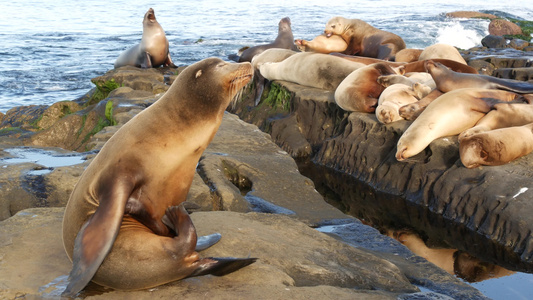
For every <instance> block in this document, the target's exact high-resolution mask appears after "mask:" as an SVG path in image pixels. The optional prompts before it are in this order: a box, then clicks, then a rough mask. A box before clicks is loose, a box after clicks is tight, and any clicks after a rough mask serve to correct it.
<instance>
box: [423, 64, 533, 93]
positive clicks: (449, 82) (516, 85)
mask: <svg viewBox="0 0 533 300" xmlns="http://www.w3.org/2000/svg"><path fill="white" fill-rule="evenodd" d="M425 64H426V69H427V71H428V72H429V73H430V74H431V76H432V77H433V79H434V80H435V83H436V84H437V88H438V89H439V90H440V91H441V92H443V93H446V92H449V91H452V90H456V89H461V88H481V89H499V90H506V91H511V92H515V93H520V94H530V93H533V84H531V83H528V82H524V81H518V80H511V79H503V78H496V77H493V76H488V75H480V74H466V73H458V72H454V71H452V70H450V69H448V68H447V67H446V66H444V65H443V64H441V63H438V62H434V61H433V60H428V61H426V63H425Z"/></svg>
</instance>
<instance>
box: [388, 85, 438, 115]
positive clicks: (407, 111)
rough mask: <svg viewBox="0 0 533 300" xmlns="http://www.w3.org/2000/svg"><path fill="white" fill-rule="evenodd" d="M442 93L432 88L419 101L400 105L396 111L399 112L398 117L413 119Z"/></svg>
mask: <svg viewBox="0 0 533 300" xmlns="http://www.w3.org/2000/svg"><path fill="white" fill-rule="evenodd" d="M443 94H444V93H443V92H441V91H439V90H438V89H433V90H432V91H431V92H430V93H429V94H427V95H426V96H425V97H423V98H422V99H420V100H419V101H417V102H414V103H410V104H406V105H404V106H402V107H400V110H399V111H398V112H399V113H400V117H402V118H404V119H405V120H408V121H413V120H414V119H416V118H417V117H418V116H419V115H420V114H421V113H422V112H423V111H424V109H426V107H427V106H428V105H429V104H430V103H431V102H433V100H435V99H437V98H438V97H440V96H441V95H443Z"/></svg>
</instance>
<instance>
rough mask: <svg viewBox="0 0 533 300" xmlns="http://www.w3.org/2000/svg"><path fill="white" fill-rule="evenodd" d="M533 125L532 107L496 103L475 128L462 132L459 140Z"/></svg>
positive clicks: (524, 104)
mask: <svg viewBox="0 0 533 300" xmlns="http://www.w3.org/2000/svg"><path fill="white" fill-rule="evenodd" d="M529 123H533V105H531V104H528V103H498V104H496V105H494V108H493V109H492V110H491V111H490V112H489V113H488V114H487V115H486V116H484V117H483V118H481V120H479V122H477V124H476V126H474V127H472V128H470V129H467V130H465V131H463V132H462V133H461V134H460V135H459V140H461V139H463V138H467V137H469V136H471V135H474V134H476V133H480V132H484V131H489V130H494V129H499V128H504V127H512V126H523V125H527V124H529Z"/></svg>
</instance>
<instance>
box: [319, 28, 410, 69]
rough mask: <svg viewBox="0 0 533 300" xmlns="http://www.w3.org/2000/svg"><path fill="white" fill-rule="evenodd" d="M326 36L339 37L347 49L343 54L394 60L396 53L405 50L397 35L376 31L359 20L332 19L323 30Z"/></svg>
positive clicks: (403, 43) (401, 40)
mask: <svg viewBox="0 0 533 300" xmlns="http://www.w3.org/2000/svg"><path fill="white" fill-rule="evenodd" d="M324 33H325V34H326V36H328V37H330V36H332V35H339V36H341V37H342V38H343V39H344V40H345V41H346V43H347V44H348V48H346V50H345V51H343V53H344V54H349V55H359V56H365V57H375V58H379V59H383V60H394V56H395V55H396V52H398V51H400V50H402V49H404V48H405V42H404V41H403V39H402V38H401V37H399V36H398V35H396V34H394V33H391V32H388V31H384V30H381V29H377V28H375V27H373V26H372V25H370V24H368V23H366V22H365V21H363V20H359V19H346V18H343V17H334V18H332V19H330V20H329V21H328V23H327V24H326V28H325V30H324Z"/></svg>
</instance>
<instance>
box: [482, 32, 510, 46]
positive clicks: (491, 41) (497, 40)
mask: <svg viewBox="0 0 533 300" xmlns="http://www.w3.org/2000/svg"><path fill="white" fill-rule="evenodd" d="M481 44H482V45H483V46H484V47H487V48H505V47H507V40H506V39H505V38H504V37H503V36H500V35H492V34H489V35H487V36H486V37H484V38H483V39H482V40H481Z"/></svg>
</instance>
